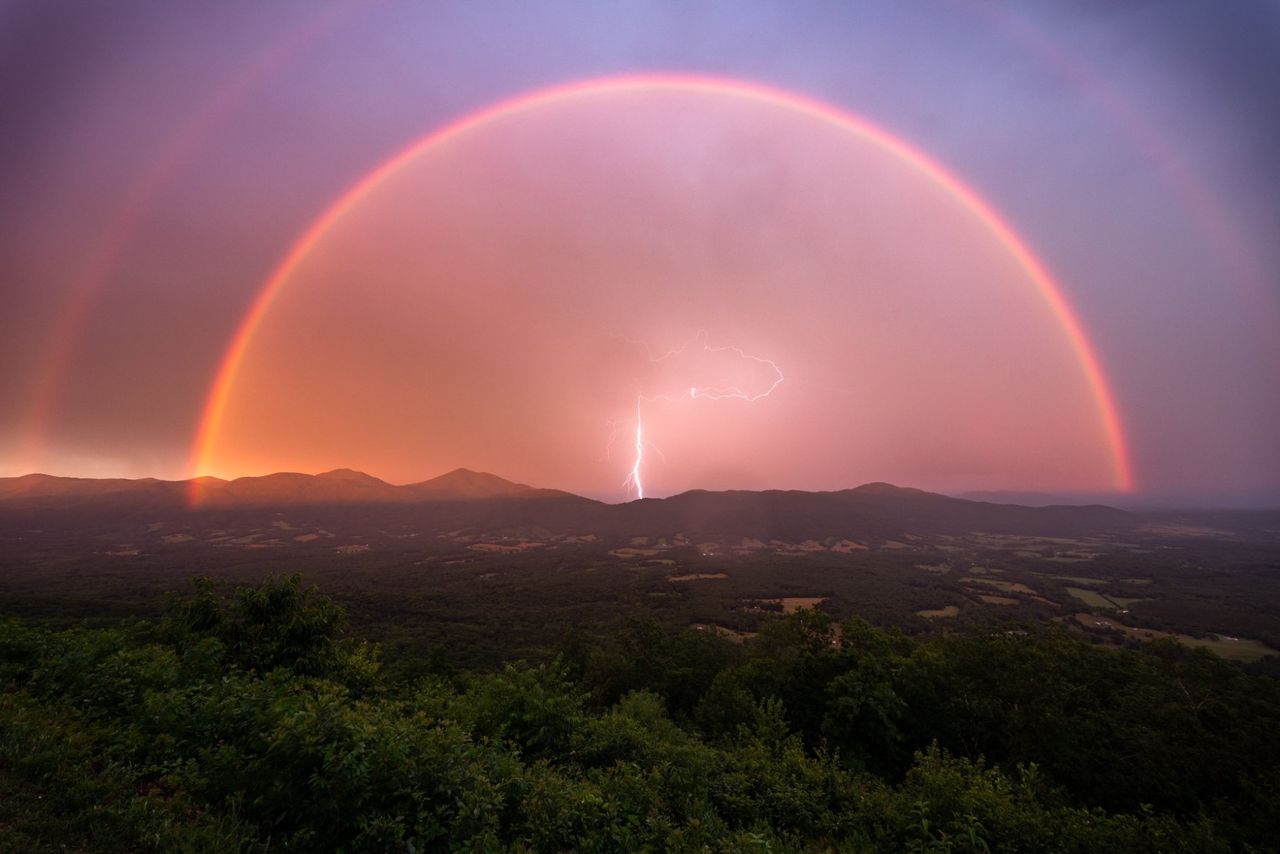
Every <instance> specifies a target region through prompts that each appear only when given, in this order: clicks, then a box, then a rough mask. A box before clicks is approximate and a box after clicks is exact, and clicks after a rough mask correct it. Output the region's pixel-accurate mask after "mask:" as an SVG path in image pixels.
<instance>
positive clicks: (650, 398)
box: [609, 331, 786, 498]
mask: <svg viewBox="0 0 1280 854" xmlns="http://www.w3.org/2000/svg"><path fill="white" fill-rule="evenodd" d="M634 343H640V342H634ZM695 344H697V345H700V346H701V349H702V350H703V351H704V352H707V353H726V352H728V353H733V354H735V355H736V356H738V358H740V359H744V360H747V361H751V362H756V363H758V364H760V365H767V366H768V367H769V369H770V370H772V371H773V374H774V378H773V382H772V383H770V384H769V387H768V388H766V389H764V390H763V391H757V392H747V391H744V390H743V389H741V388H740V387H738V386H735V385H730V386H724V387H716V388H699V387H697V386H696V385H695V386H690V387H689V395H688V398H687V399H690V400H699V399H701V400H743V401H746V402H747V403H754V402H755V401H757V400H760V399H762V398H765V397H768V396H769V395H771V394H772V393H773V392H774V390H775V389H776V388H777V387H778V386H779V385H781V384H782V382H783V380H784V379H786V377H784V376H783V374H782V369H781V368H779V367H778V365H777V363H776V362H774V361H773V360H772V359H766V358H764V357H762V356H753V355H751V354H750V353H746V352H744V351H743V350H742V348H740V347H735V346H733V345H725V346H720V347H713V346H711V344H710V342H709V336H708V335H707V333H706V332H705V331H700V332H698V334H697V335H695V336H694V337H692V338H690V339H689V340H688V341H686V342H685V343H684V344H682V345H681V346H679V347H677V348H676V349H674V350H670V351H668V352H666V353H663V354H662V355H661V356H654V355H653V351H652V350H650V349H649V347H648V345H647V344H646V345H644V346H645V349H646V351H647V352H648V353H649V361H650V362H652V363H654V364H656V363H658V362H663V361H666V360H667V359H671V358H673V357H675V356H678V355H680V354H682V353H685V352H687V351H688V350H689V348H690V347H693V346H694V345H695ZM685 399H686V398H685V396H684V395H679V396H676V395H669V394H643V393H641V394H638V395H637V396H636V417H635V427H636V433H635V457H634V461H633V462H632V464H631V471H630V472H628V474H627V477H626V480H624V481H623V483H622V485H623V488H625V489H626V490H627V491H628V492H631V491H634V492H635V496H636V498H644V481H643V480H642V478H641V470H642V467H643V465H644V452H645V449H646V448H650V449H652V450H655V451H658V453H659V454H661V451H660V450H659V449H658V448H657V446H655V445H654V444H653V443H652V442H650V441H649V440H648V439H646V438H645V434H644V418H643V414H642V409H643V406H644V404H646V403H655V402H658V401H664V402H667V403H677V402H679V401H681V400H685ZM617 423H618V422H614V428H615V434H616V429H617ZM613 440H614V436H610V438H609V444H610V446H612V444H613Z"/></svg>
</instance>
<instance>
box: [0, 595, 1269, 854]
mask: <svg viewBox="0 0 1280 854" xmlns="http://www.w3.org/2000/svg"><path fill="white" fill-rule="evenodd" d="M342 626H343V615H342V612H341V610H340V609H338V608H337V607H336V606H334V605H333V604H332V603H331V602H329V601H328V600H326V599H324V598H323V597H321V596H319V595H318V594H317V593H316V591H315V590H314V589H305V588H303V587H302V586H301V583H300V581H299V579H298V578H296V577H293V578H285V579H272V580H269V581H268V582H267V583H266V584H264V585H263V586H262V587H261V588H258V589H254V590H245V589H242V590H238V591H235V592H234V593H232V594H230V595H224V594H222V593H221V592H219V591H218V590H217V589H216V588H215V587H214V586H213V585H212V584H211V583H208V582H198V583H197V586H196V590H195V593H194V595H193V596H191V597H189V598H188V599H185V600H181V601H175V602H172V603H171V604H170V608H169V612H168V615H167V616H166V618H165V620H164V621H163V622H162V623H161V624H160V625H159V626H158V627H147V626H136V627H134V628H131V629H107V630H103V629H98V630H87V629H71V630H66V631H60V632H52V631H47V630H44V629H38V628H33V627H29V626H25V625H22V624H20V623H15V622H12V621H7V622H0V678H2V679H3V686H4V688H3V691H2V692H0V802H3V806H0V848H5V847H7V848H13V849H29V850H41V849H42V847H58V846H62V845H65V846H67V847H69V848H72V849H74V848H82V849H90V850H107V851H110V850H128V851H136V850H163V851H171V850H172V851H184V850H188V851H254V850H267V849H270V850H285V851H289V850H298V851H312V850H319V849H323V850H343V851H394V850H399V851H454V850H458V851H467V850H472V851H492V850H504V849H505V850H513V851H543V850H583V851H618V850H658V849H664V850H706V851H789V850H832V849H835V850H852V851H863V850H865V851H876V850H894V851H931V852H996V851H1061V852H1085V851H1088V852H1094V851H1126V852H1129V851H1137V852H1141V851H1151V852H1155V851H1197V852H1200V851H1204V852H1213V851H1228V850H1244V849H1247V848H1249V847H1253V848H1255V849H1261V848H1265V847H1266V846H1268V845H1270V844H1271V843H1272V841H1273V840H1274V839H1275V838H1276V807H1275V804H1276V802H1277V800H1276V795H1277V792H1280V772H1278V771H1277V769H1278V768H1280V761H1278V760H1280V743H1278V742H1277V738H1278V736H1277V733H1278V732H1280V727H1277V723H1278V722H1280V691H1278V689H1277V685H1276V683H1275V682H1274V680H1272V679H1270V678H1268V677H1261V676H1251V675H1249V674H1247V673H1245V672H1243V671H1242V670H1240V669H1239V668H1236V667H1233V666H1231V665H1228V664H1226V663H1224V662H1221V661H1219V660H1216V659H1214V658H1212V657H1211V656H1208V655H1207V654H1204V653H1194V652H1189V651H1187V650H1185V649H1183V648H1180V647H1176V646H1173V645H1155V646H1152V647H1151V648H1149V649H1145V650H1142V651H1134V652H1130V651H1114V650H1100V649H1095V648H1091V647H1090V646H1088V645H1087V644H1084V643H1081V642H1079V641H1078V640H1076V639H1074V638H1072V637H1070V636H1068V635H1067V634H1066V633H1064V632H1058V631H1053V630H1045V631H1031V632H1026V631H1019V632H1017V633H1007V632H991V631H985V632H979V633H964V634H956V635H945V636H933V637H929V638H924V639H912V638H908V637H904V636H902V635H899V634H894V633H887V632H883V631H880V630H878V629H875V628H873V627H871V626H870V625H868V624H867V623H864V622H860V621H856V620H854V621H850V622H847V623H845V624H843V625H840V626H837V625H836V624H834V623H833V622H832V621H831V620H830V619H829V618H827V617H824V616H823V615H821V614H819V613H816V612H803V611H802V612H800V613H798V614H796V615H792V616H790V617H787V618H785V619H781V620H777V621H774V622H772V623H768V624H766V625H765V626H764V627H763V629H762V632H761V635H760V638H759V640H758V641H757V642H755V643H753V644H750V645H748V647H747V648H746V650H745V651H744V650H742V649H739V648H737V647H734V646H732V645H730V644H726V643H724V642H723V641H721V640H719V639H717V638H715V637H713V636H711V635H710V634H705V633H696V632H688V633H684V634H679V635H668V634H665V633H663V632H661V631H658V630H656V628H655V626H653V625H652V624H645V623H636V624H633V625H632V626H631V627H630V628H629V630H628V631H627V632H624V633H621V634H619V635H616V636H614V637H613V638H612V639H609V640H606V641H604V642H591V641H589V640H588V639H586V638H584V637H579V638H577V639H575V640H573V642H572V643H571V644H570V649H569V650H568V651H567V652H566V654H565V656H564V658H561V659H556V660H553V661H550V662H547V663H542V664H535V665H528V664H513V665H508V666H505V667H502V668H500V669H498V670H495V671H492V672H488V673H472V674H468V675H465V676H461V677H459V676H457V675H456V674H453V673H450V672H448V668H445V667H437V666H436V665H434V664H432V665H430V666H427V667H423V668H421V669H420V671H419V672H420V673H421V674H422V675H420V676H419V677H417V678H416V679H410V678H409V677H408V676H407V674H410V673H412V672H414V670H413V668H412V667H406V668H402V669H401V670H400V672H399V673H398V674H397V675H396V678H395V679H391V678H388V677H385V676H383V675H382V674H381V672H380V671H379V669H378V667H377V655H376V650H374V649H373V648H371V647H369V646H368V645H366V644H362V643H359V642H357V641H354V640H351V639H348V638H345V637H343V635H342Z"/></svg>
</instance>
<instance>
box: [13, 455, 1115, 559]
mask: <svg viewBox="0 0 1280 854" xmlns="http://www.w3.org/2000/svg"><path fill="white" fill-rule="evenodd" d="M285 508H307V509H308V510H309V512H313V513H316V512H323V513H324V514H325V516H326V517H327V518H332V519H334V520H341V519H354V518H359V519H362V520H364V519H370V518H374V517H380V518H384V519H395V520H398V521H403V520H412V521H413V522H414V523H415V524H424V525H429V526H430V527H432V528H437V529H441V528H445V527H448V528H464V529H469V530H485V531H501V530H513V529H516V528H527V527H529V526H536V527H538V528H541V529H544V530H548V531H555V532H562V533H592V534H598V535H603V536H613V537H625V536H653V535H673V534H675V533H677V532H681V533H686V534H688V535H689V536H715V537H731V538H754V539H760V540H765V541H768V540H775V539H776V540H784V541H789V542H797V541H801V540H807V539H819V540H820V539H824V538H831V537H851V538H855V539H866V538H868V537H871V538H873V539H874V538H890V537H896V536H902V535H906V534H913V533H914V534H963V533H968V532H973V531H986V532H991V533H1005V534H1027V533H1034V534H1041V535H1059V536H1070V535H1076V534H1081V533H1089V532H1097V531H1112V530H1117V529H1123V528H1126V527H1128V526H1130V525H1131V524H1133V523H1134V521H1135V520H1136V518H1137V517H1135V516H1134V514H1131V513H1128V512H1126V511H1123V510H1118V509H1115V508H1112V507H1106V506H1102V505H1088V506H1048V507H1026V506H1018V505H1011V504H994V503H988V502H982V501H971V500H966V499H962V498H952V497H949V496H945V495H939V494H936V493H931V492H925V491H922V490H918V489H910V488H905V487H898V486H893V485H891V484H887V483H870V484H864V485H862V486H859V487H855V488H852V489H845V490H838V491H833V492H804V491H797V490H785V491H784V490H764V491H742V490H735V491H724V492H708V491H704V490H692V491H689V492H684V493H681V494H679V495H674V496H671V497H669V498H661V499H654V498H646V499H642V500H638V501H631V502H627V503H625V504H606V503H603V502H600V501H595V500H593V499H589V498H584V497H581V496H577V495H573V494H571V493H568V492H562V491H559V490H554V489H539V488H536V487H532V486H528V485H526V484H521V483H513V482H512V481H509V480H505V479H503V478H501V477H498V476H497V475H493V474H487V473H484V472H475V471H470V470H468V469H456V470H454V471H451V472H449V473H448V474H445V475H441V476H440V477H437V478H433V479H431V480H426V481H422V482H420V483H412V484H405V485H393V484H390V483H387V482H386V481H383V480H380V479H378V478H376V477H373V476H371V475H368V474H364V473H362V472H358V471H353V470H351V469H337V470H334V471H330V472H325V473H323V474H318V475H308V474H299V473H292V472H282V473H277V474H271V475H266V476H262V477H242V478H237V479H235V480H229V481H228V480H221V479H218V478H209V477H205V478H197V479H194V480H183V481H163V480H156V479H154V478H143V479H140V480H124V479H109V480H95V479H84V478H64V477H53V476H49V475H42V474H32V475H26V476H23V477H14V478H0V512H4V511H10V512H11V513H13V512H17V513H20V514H21V515H23V516H32V515H35V516H38V517H39V518H41V519H42V520H45V521H49V520H50V519H51V518H52V517H57V516H60V515H63V516H69V517H76V518H81V519H88V518H95V519H103V518H111V517H121V516H125V515H134V514H139V513H157V512H165V513H172V512H178V513H184V514H186V513H201V514H216V513H236V514H239V515H243V514H246V513H250V514H252V513H258V512H260V511H263V510H281V509H285ZM58 511H66V512H64V513H59V512H58Z"/></svg>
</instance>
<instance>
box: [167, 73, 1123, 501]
mask: <svg viewBox="0 0 1280 854" xmlns="http://www.w3.org/2000/svg"><path fill="white" fill-rule="evenodd" d="M641 90H650V91H652V90H658V91H661V90H670V91H680V92H702V93H708V94H716V95H724V96H726V97H734V98H745V99H750V100H753V101H758V102H763V103H767V104H772V105H774V106H777V107H781V108H783V109H787V110H791V111H792V112H796V113H801V114H803V115H806V116H809V117H812V118H814V119H817V120H819V121H822V122H826V123H828V124H831V125H834V126H836V127H838V128H840V129H842V130H844V131H846V132H848V133H851V134H854V135H856V136H858V137H861V138H863V139H866V140H869V141H871V142H873V143H875V144H876V145H878V146H880V147H881V148H882V149H884V150H885V151H886V152H888V153H889V154H891V155H893V156H894V157H896V158H897V159H898V160H899V161H901V162H902V163H904V164H906V165H907V166H909V167H911V168H913V169H915V170H917V171H918V172H920V173H922V174H923V175H925V176H926V177H928V178H929V179H930V180H931V181H932V182H934V183H935V184H936V185H937V186H939V187H940V188H942V189H943V190H945V191H946V192H947V193H948V194H949V195H950V196H952V197H953V198H954V199H955V200H956V201H958V202H959V203H960V204H961V205H962V206H963V207H964V208H965V209H966V210H968V211H969V212H970V213H972V214H973V215H974V216H975V217H976V218H977V219H978V220H979V221H980V222H981V223H982V224H983V225H984V226H985V227H986V228H987V230H988V231H989V232H990V233H991V234H992V236H993V237H995V238H996V240H997V241H998V242H999V243H1000V244H1001V245H1002V246H1003V247H1004V248H1005V250H1006V251H1007V252H1008V253H1009V254H1010V255H1011V256H1012V257H1013V258H1014V260H1015V261H1017V263H1018V265H1019V266H1021V267H1022V269H1023V270H1024V271H1025V272H1026V274H1027V276H1028V278H1030V280H1031V282H1032V283H1033V284H1034V285H1035V287H1036V290H1037V291H1038V292H1039V294H1040V296H1041V298H1042V299H1044V301H1045V303H1046V304H1047V305H1048V307H1049V309H1050V311H1052V313H1053V315H1054V316H1055V317H1056V318H1057V319H1058V323H1059V324H1060V325H1061V327H1062V330H1063V332H1064V333H1065V334H1066V336H1067V340H1068V341H1069V342H1070V344H1071V348H1072V350H1073V351H1074V353H1075V355H1076V358H1077V360H1078V362H1079V365H1080V369H1081V371H1082V372H1083V374H1084V377H1085V380H1086V382H1087V383H1088V386H1089V388H1090V390H1091V391H1092V394H1093V399H1094V404H1095V407H1096V409H1097V417H1098V419H1099V422H1100V425H1101V428H1102V430H1103V434H1104V435H1105V436H1106V439H1107V444H1108V446H1109V448H1110V452H1111V471H1112V484H1111V485H1112V487H1113V488H1115V489H1118V490H1121V491H1129V490H1131V489H1132V488H1133V473H1132V465H1131V463H1130V460H1129V452H1128V448H1127V446H1126V442H1125V437H1124V431H1123V430H1122V428H1121V425H1120V417H1119V415H1118V413H1117V410H1116V405H1115V400H1114V398H1113V396H1112V393H1111V389H1110V387H1109V385H1108V383H1107V381H1106V377H1105V376H1104V374H1103V372H1102V367H1101V365H1100V362H1099V360H1098V356H1097V354H1096V352H1095V351H1094V349H1093V347H1092V345H1091V344H1090V343H1089V340H1088V338H1087V337H1086V336H1085V333H1084V329H1083V328H1082V327H1081V325H1080V321H1079V319H1078V318H1077V317H1076V315H1075V313H1074V312H1073V311H1072V310H1071V307H1070V305H1069V304H1068V303H1067V300H1066V298H1065V297H1064V296H1063V294H1062V289H1061V288H1060V287H1059V286H1058V284H1057V283H1056V282H1055V281H1054V280H1053V279H1052V278H1051V277H1050V275H1049V273H1048V271H1046V269H1045V267H1044V265H1043V264H1041V263H1040V261H1039V259H1037V258H1036V256H1035V255H1034V254H1033V253H1032V252H1031V250H1030V248H1028V247H1027V245H1026V243H1025V242H1023V240H1022V239H1021V238H1020V237H1019V236H1018V235H1017V234H1016V233H1015V232H1014V230H1013V228H1012V227H1011V226H1010V225H1009V224H1008V223H1007V222H1005V220H1004V219H1002V218H1001V217H1000V216H999V215H998V214H997V213H996V212H995V210H993V209H992V208H991V206H990V205H988V204H987V203H986V202H985V201H983V199H982V198H981V197H980V196H978V194H977V193H975V192H974V191H973V190H972V189H970V188H969V187H968V186H967V185H966V184H964V182H962V181H961V180H960V179H959V178H957V177H956V176H955V175H953V174H951V173H950V172H948V171H947V170H946V169H944V168H943V167H942V166H941V165H939V164H938V163H936V162H934V161H933V160H932V159H930V158H929V157H927V156H926V155H925V154H923V153H922V152H920V151H919V150H917V149H916V148H914V147H912V146H911V145H910V144H908V143H906V142H904V141H903V140H901V139H898V138H897V137H895V136H893V135H891V134H889V133H888V132H887V131H884V130H882V129H881V128H878V127H876V126H875V125H873V124H871V123H869V122H867V121H866V120H864V119H862V118H859V117H858V116H855V115H853V114H851V113H848V112H845V111H844V110H841V109H839V108H837V107H834V106H832V105H830V104H824V103H822V102H820V101H817V100H814V99H812V98H809V97H806V96H804V95H798V94H795V93H792V92H785V91H782V90H778V89H774V88H771V87H769V86H764V85H761V84H758V83H747V82H743V81H739V80H728V79H721V78H715V77H707V76H699V75H674V74H646V75H642V76H626V77H607V78H600V79H592V80H585V81H579V82H575V83H569V84H565V85H560V86H553V87H550V88H546V89H539V90H536V91H534V92H529V93H525V94H522V95H517V96H515V97H513V98H509V99H507V100H504V101H500V102H498V103H496V104H494V105H492V106H489V107H486V108H485V109H482V110H479V111H477V112H474V113H469V114H467V115H465V116H463V117H462V118H460V119H457V120H455V121H453V122H451V123H449V124H447V125H445V126H444V127H441V128H439V129H437V130H435V131H432V132H431V133H428V134H427V135H426V136H423V137H421V138H419V139H418V140H416V141H415V142H413V143H411V144H410V145H409V146H407V147H406V148H404V149H402V150H401V151H399V152H398V153H396V154H394V155H392V156H391V157H390V158H388V159H387V160H385V161H383V162H382V163H381V164H380V165H379V166H377V167H376V168H375V169H373V170H372V171H370V172H369V173H368V174H367V175H365V176H364V177H363V178H361V179H360V180H359V181H357V182H356V183H355V184H354V185H353V186H352V187H351V188H350V189H348V190H347V191H346V192H345V193H343V194H342V195H341V196H340V197H338V199H337V200H335V201H334V202H333V203H332V204H331V205H330V206H329V207H328V208H327V209H325V211H324V212H323V213H322V214H321V215H320V216H319V217H318V218H317V219H316V220H315V221H314V222H312V224H311V226H310V227H309V228H308V229H307V230H306V232H304V233H303V235H302V236H301V237H300V238H299V239H298V240H297V241H296V242H295V243H294V244H293V246H292V247H291V248H290V250H289V252H288V254H286V255H285V256H284V258H283V259H282V260H281V262H280V264H279V265H278V266H277V267H276V268H275V270H274V271H273V272H272V273H271V276H270V277H269V278H268V279H267V281H266V283H265V284H264V285H263V286H262V289H261V290H260V291H259V292H258V294H257V296H256V297H255V298H254V300H253V303H252V305H251V306H250V307H249V310H248V312H246V314H245V316H244V320H243V321H242V322H241V323H240V326H239V328H238V329H237V330H236V333H235V336H234V337H233V338H232V341H231V345H230V346H229V347H228V348H227V352H226V355H225V356H224V357H223V360H222V363H221V365H220V366H219V368H218V372H217V376H216V377H215V379H214V382H213V386H212V388H211V389H210V392H209V397H208V399H207V401H206V403H205V409H204V414H203V417H202V418H201V421H200V427H199V430H198V431H197V435H196V440H195V444H194V446H193V448H192V454H191V469H192V474H193V475H200V474H204V473H207V472H208V471H209V469H210V468H211V466H212V462H213V449H214V445H215V443H216V441H217V437H218V431H219V428H220V427H221V424H222V419H223V415H224V413H225V411H226V406H227V399H228V397H229V395H230V391H231V387H232V385H233V383H234V382H235V378H236V373H237V371H238V370H239V368H240V364H241V362H242V361H243V360H244V355H245V353H246V351H247V350H248V347H249V344H250V342H251V341H252V339H253V335H254V333H255V332H256V331H257V328H258V326H259V324H260V323H261V322H262V319H263V317H265V316H266V313H267V311H268V310H269V309H270V308H271V304H272V302H273V301H274V300H275V297H276V295H277V294H278V293H280V291H281V289H282V288H283V287H284V285H285V283H286V282H287V281H288V280H289V277H290V275H291V274H292V273H293V271H294V269H295V268H296V267H297V266H298V264H299V263H300V262H301V261H302V259H303V258H305V257H306V256H307V254H308V253H309V252H310V251H311V250H312V249H313V248H314V247H315V246H316V244H317V243H318V242H319V241H320V240H321V239H322V238H323V237H324V236H325V234H326V233H327V232H328V231H329V229H330V228H331V227H332V226H333V225H334V224H335V223H336V222H337V221H338V220H340V219H341V218H342V216H343V215H344V214H345V213H346V212H347V211H348V210H350V209H351V208H352V207H353V206H354V205H355V204H356V203H357V202H358V201H360V199H362V198H363V197H364V196H365V195H367V194H368V193H369V192H370V191H371V190H372V189H373V188H374V187H376V186H378V185H379V184H381V183H382V182H383V181H385V180H386V179H387V178H389V177H390V176H391V175H393V174H395V172H396V171H398V170H399V169H400V168H401V167H402V166H404V165H405V164H406V163H408V162H409V161H411V160H413V159H414V158H416V157H417V156H419V155H420V154H422V153H424V152H425V151H427V150H429V149H430V148H432V147H433V146H435V145H437V144H439V143H441V142H443V141H445V140H448V139H452V138H454V137H457V136H459V135H460V134H464V133H466V132H468V131H470V130H473V129H475V128H478V127H480V126H482V125H485V124H487V123H489V122H492V121H494V120H496V119H499V118H502V117H507V116H511V115H513V114H516V113H520V112H523V111H526V110H530V109H535V108H537V107H541V106H545V105H547V104H552V103H555V102H559V101H565V100H569V99H572V98H580V97H590V96H601V95H609V94H614V93H618V92H632V91H641Z"/></svg>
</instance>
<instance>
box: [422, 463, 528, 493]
mask: <svg viewBox="0 0 1280 854" xmlns="http://www.w3.org/2000/svg"><path fill="white" fill-rule="evenodd" d="M406 488H407V489H412V490H413V491H414V492H415V493H416V494H418V495H420V496H423V497H448V498H494V497H499V496H509V495H522V494H526V493H530V492H534V491H535V490H534V489H533V488H532V487H530V486H526V485H525V484H523V483H513V482H511V481H509V480H507V479H506V478H501V477H498V476H497V475H496V474H490V473H488V472H483V471H472V470H471V469H465V468H456V469H454V470H453V471H450V472H446V473H444V474H442V475H440V476H439V477H433V478H431V479H430V480H424V481H422V482H421V483H412V484H409V486H408V487H406Z"/></svg>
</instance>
